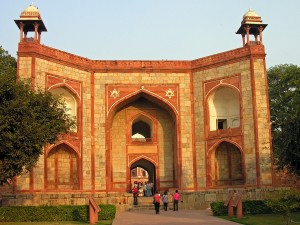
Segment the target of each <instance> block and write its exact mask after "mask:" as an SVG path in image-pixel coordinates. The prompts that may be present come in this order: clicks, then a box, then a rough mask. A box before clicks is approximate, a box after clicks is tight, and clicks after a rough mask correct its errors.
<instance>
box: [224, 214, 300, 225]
mask: <svg viewBox="0 0 300 225" xmlns="http://www.w3.org/2000/svg"><path fill="white" fill-rule="evenodd" d="M221 218H223V219H226V220H230V221H233V222H236V223H240V224H245V225H285V221H284V219H283V217H282V216H281V215H278V214H262V215H245V216H244V217H243V218H241V219H237V218H235V217H228V216H221ZM291 219H292V221H291V222H290V223H289V224H290V225H295V224H299V223H300V212H296V213H293V214H292V218H291ZM294 222H296V223H294Z"/></svg>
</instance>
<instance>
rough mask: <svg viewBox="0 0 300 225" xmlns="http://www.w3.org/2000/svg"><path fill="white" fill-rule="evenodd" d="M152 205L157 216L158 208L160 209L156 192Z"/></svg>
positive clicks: (158, 196) (158, 195)
mask: <svg viewBox="0 0 300 225" xmlns="http://www.w3.org/2000/svg"><path fill="white" fill-rule="evenodd" d="M153 203H154V208H155V213H156V214H159V207H160V194H159V193H158V191H156V193H155V195H154V196H153Z"/></svg>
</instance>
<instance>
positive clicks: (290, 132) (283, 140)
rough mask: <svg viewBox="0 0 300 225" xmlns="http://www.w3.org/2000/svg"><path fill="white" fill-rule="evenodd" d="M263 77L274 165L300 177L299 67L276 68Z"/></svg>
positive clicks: (288, 65) (290, 65)
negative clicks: (267, 86)
mask: <svg viewBox="0 0 300 225" xmlns="http://www.w3.org/2000/svg"><path fill="white" fill-rule="evenodd" d="M267 73H268V80H269V99H270V110H271V123H272V136H273V151H274V156H275V159H276V160H275V163H276V165H277V168H278V169H285V170H287V171H288V172H289V173H290V174H293V175H296V176H298V177H300V67H298V66H296V65H292V64H283V65H277V66H274V67H271V68H270V69H268V71H267Z"/></svg>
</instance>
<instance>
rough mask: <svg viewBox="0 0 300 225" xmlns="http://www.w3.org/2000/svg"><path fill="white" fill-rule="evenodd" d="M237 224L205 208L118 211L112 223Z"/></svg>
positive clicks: (154, 224) (131, 224) (152, 224)
mask: <svg viewBox="0 0 300 225" xmlns="http://www.w3.org/2000/svg"><path fill="white" fill-rule="evenodd" d="M150 224H151V225H190V224H197V225H199V224H203V225H223V224H224V225H236V224H238V223H234V222H230V221H227V220H223V219H220V218H217V217H213V216H211V215H209V213H208V212H207V211H205V210H179V211H176V212H174V211H166V212H165V211H160V214H155V211H154V209H153V210H146V211H137V212H117V214H116V218H115V219H114V222H113V224H112V225H150Z"/></svg>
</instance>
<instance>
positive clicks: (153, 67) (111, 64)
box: [18, 42, 265, 73]
mask: <svg viewBox="0 0 300 225" xmlns="http://www.w3.org/2000/svg"><path fill="white" fill-rule="evenodd" d="M18 55H19V56H25V55H26V56H27V55H36V56H38V57H41V58H47V60H53V61H56V62H57V61H58V62H61V63H62V64H66V65H68V66H71V67H76V68H81V69H83V70H88V71H95V72H173V73H176V72H183V73H188V72H190V71H191V70H201V69H206V68H209V67H215V66H220V65H222V64H225V63H228V62H238V61H241V60H244V59H245V58H249V57H250V56H255V57H265V49H264V46H263V45H251V46H245V47H243V48H238V49H234V50H230V51H226V52H222V53H218V54H215V55H211V56H207V57H204V58H199V59H195V60H192V61H188V60H170V61H169V60H91V59H88V58H84V57H80V56H77V55H74V54H71V53H67V52H64V51H61V50H58V49H55V48H51V47H48V46H45V45H40V44H39V43H33V42H20V43H19V49H18Z"/></svg>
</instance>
